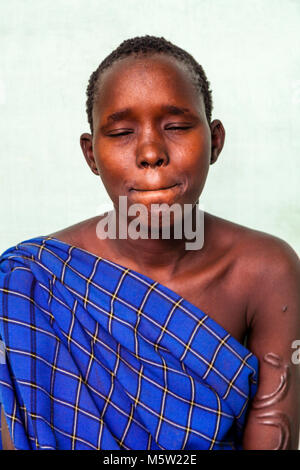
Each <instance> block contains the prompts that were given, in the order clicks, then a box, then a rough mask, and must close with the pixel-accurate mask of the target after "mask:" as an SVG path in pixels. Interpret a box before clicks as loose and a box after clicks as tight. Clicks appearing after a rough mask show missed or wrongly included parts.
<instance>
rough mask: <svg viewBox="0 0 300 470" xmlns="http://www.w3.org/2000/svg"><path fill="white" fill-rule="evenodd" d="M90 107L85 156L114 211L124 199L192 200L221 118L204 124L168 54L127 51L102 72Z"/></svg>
mask: <svg viewBox="0 0 300 470" xmlns="http://www.w3.org/2000/svg"><path fill="white" fill-rule="evenodd" d="M98 88H99V92H98V95H97V100H96V102H95V104H94V108H93V123H94V128H93V137H92V136H90V135H89V134H83V135H82V136H81V145H82V149H83V152H84V154H85V157H86V159H87V161H88V163H89V165H90V167H91V168H92V171H93V172H94V173H98V174H99V175H100V176H101V179H102V181H103V184H104V186H105V188H106V190H107V192H108V194H109V196H110V198H111V199H112V201H113V203H114V206H115V207H116V209H118V205H119V202H118V198H119V196H127V198H128V199H127V205H128V206H130V205H131V204H132V203H141V204H144V205H145V206H146V207H147V208H148V209H150V205H151V204H153V203H157V204H162V203H166V204H168V205H172V204H173V203H179V204H180V205H181V206H183V204H193V205H194V204H195V203H196V202H197V201H198V199H199V197H200V194H201V192H202V189H203V187H204V184H205V181H206V177H207V173H208V169H209V165H210V163H211V158H213V161H214V160H216V158H217V155H218V154H219V153H220V151H221V149H222V146H223V141H224V129H223V126H222V124H221V123H220V121H213V123H212V124H211V125H209V124H208V121H207V118H206V115H205V107H204V103H203V98H202V96H200V95H199V92H197V91H196V88H195V85H194V83H193V80H192V78H191V75H190V72H189V71H188V69H187V68H186V67H185V66H184V65H182V64H181V63H180V62H178V61H177V60H176V59H174V58H172V57H169V56H167V55H158V54H156V55H152V56H146V57H145V56H138V58H137V57H132V56H129V57H127V58H125V59H122V60H119V61H118V62H116V63H114V64H113V65H112V66H111V67H110V68H109V69H107V70H105V71H104V72H103V74H102V75H101V78H100V83H99V85H98Z"/></svg>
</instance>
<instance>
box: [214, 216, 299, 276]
mask: <svg viewBox="0 0 300 470" xmlns="http://www.w3.org/2000/svg"><path fill="white" fill-rule="evenodd" d="M208 217H209V218H210V219H211V220H212V221H213V227H214V228H213V230H214V231H215V233H216V236H217V237H218V238H219V239H220V238H222V240H223V242H224V243H225V244H226V246H228V248H230V252H231V254H232V256H234V257H235V258H236V260H237V263H238V264H239V265H240V268H241V269H243V270H244V273H245V274H248V275H249V276H250V275H251V274H254V275H256V276H257V275H262V276H263V275H266V274H267V273H270V272H272V273H275V272H277V273H280V272H282V273H283V272H286V271H289V270H294V271H296V272H297V271H298V270H299V269H300V259H299V256H298V254H297V253H296V251H295V250H294V249H293V248H292V247H291V245H289V244H288V243H287V242H286V241H285V240H283V239H281V238H279V237H277V236H275V235H272V234H269V233H266V232H263V231H260V230H255V229H252V228H249V227H246V226H244V225H240V224H237V223H234V222H231V221H229V220H225V219H222V218H220V217H216V216H213V215H211V214H208Z"/></svg>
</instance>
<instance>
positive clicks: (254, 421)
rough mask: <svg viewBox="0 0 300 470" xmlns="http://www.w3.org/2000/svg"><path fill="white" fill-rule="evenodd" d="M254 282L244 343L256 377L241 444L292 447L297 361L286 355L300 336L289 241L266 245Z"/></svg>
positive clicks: (299, 289) (298, 293)
mask: <svg viewBox="0 0 300 470" xmlns="http://www.w3.org/2000/svg"><path fill="white" fill-rule="evenodd" d="M254 287H255V288H254V289H253V290H251V294H252V295H251V301H250V309H251V322H250V328H249V332H248V344H247V346H248V348H249V349H250V350H251V351H252V352H253V354H254V355H256V356H257V358H258V360H259V377H258V389H257V393H256V395H255V397H254V400H253V401H252V403H251V404H250V408H249V412H248V417H247V421H246V426H245V431H244V438H243V448H244V449H297V448H298V437H299V413H300V374H299V372H300V365H299V364H298V363H295V362H296V361H295V360H294V361H293V360H292V358H293V352H294V349H293V342H294V341H295V340H300V261H299V258H298V256H297V255H296V253H295V252H294V251H293V250H292V249H291V247H290V246H289V245H287V244H286V243H285V242H283V241H281V240H277V241H274V242H273V241H272V242H271V246H270V247H266V250H265V253H264V254H263V255H262V256H261V257H260V259H258V261H257V276H256V282H255V284H254ZM298 344H299V343H298ZM294 357H295V354H294Z"/></svg>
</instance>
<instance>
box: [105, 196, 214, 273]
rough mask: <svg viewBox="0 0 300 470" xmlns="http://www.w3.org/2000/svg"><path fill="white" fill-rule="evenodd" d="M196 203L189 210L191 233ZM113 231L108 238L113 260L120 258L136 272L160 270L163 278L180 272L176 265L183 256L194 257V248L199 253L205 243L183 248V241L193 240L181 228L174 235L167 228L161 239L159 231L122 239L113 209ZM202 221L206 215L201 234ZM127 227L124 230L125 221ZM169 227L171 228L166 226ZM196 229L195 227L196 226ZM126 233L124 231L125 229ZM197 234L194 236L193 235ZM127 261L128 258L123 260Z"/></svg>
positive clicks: (182, 262) (183, 260)
mask: <svg viewBox="0 0 300 470" xmlns="http://www.w3.org/2000/svg"><path fill="white" fill-rule="evenodd" d="M198 210H199V209H198V206H197V205H195V207H194V208H193V210H192V221H191V228H192V229H193V233H194V234H195V233H196V230H197V225H196V214H197V211H198ZM115 216H116V234H117V237H116V238H115V239H114V238H108V239H107V242H108V246H109V249H110V250H112V251H113V252H114V254H115V256H116V257H117V259H122V260H124V263H127V265H131V266H132V265H133V263H134V265H135V266H136V268H135V269H136V270H137V271H141V272H147V273H157V272H160V273H161V275H164V276H165V277H166V278H172V277H173V275H174V273H178V272H179V271H180V267H181V266H182V265H183V264H185V263H186V261H187V258H191V259H192V258H193V257H194V256H195V251H197V252H199V251H201V254H202V252H204V251H205V246H204V245H203V246H201V248H200V249H197V250H195V249H190V248H189V249H187V246H188V245H187V244H190V246H191V245H193V239H191V236H190V235H189V238H187V237H186V231H185V230H184V227H183V228H182V237H181V238H175V237H174V236H172V235H174V230H172V229H171V230H170V235H171V236H170V237H169V238H167V239H166V238H162V236H161V232H160V235H159V238H155V239H154V238H151V236H150V235H151V233H150V234H149V237H148V238H137V239H133V238H131V237H129V236H127V237H126V238H121V237H120V236H119V234H120V225H119V220H120V218H119V213H118V212H117V211H116V213H115ZM205 221H207V216H206V214H204V219H202V220H201V223H202V224H203V223H204V233H205V232H206V231H207V227H206V226H205ZM126 222H127V229H128V224H129V223H130V221H129V223H128V220H126ZM182 223H184V222H183V221H182ZM170 228H172V227H170ZM198 229H199V227H198ZM126 233H128V231H127V232H126ZM196 237H197V235H195V238H196ZM127 260H128V261H127Z"/></svg>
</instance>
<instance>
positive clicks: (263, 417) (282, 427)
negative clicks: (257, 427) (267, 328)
mask: <svg viewBox="0 0 300 470" xmlns="http://www.w3.org/2000/svg"><path fill="white" fill-rule="evenodd" d="M263 360H264V362H266V363H267V364H269V365H270V366H272V367H275V368H276V369H280V382H279V385H278V386H277V387H276V389H275V390H274V391H273V392H271V393H269V394H266V395H261V396H255V397H254V400H253V403H252V407H253V408H254V409H264V408H267V407H269V406H271V405H274V404H275V403H278V402H279V401H281V400H282V399H283V398H284V397H285V396H286V394H287V392H288V390H289V388H290V382H291V373H290V366H289V365H288V364H284V363H283V361H282V358H281V357H280V356H278V355H277V354H275V353H272V352H270V353H268V354H266V355H265V356H264V357H263ZM256 419H257V420H258V422H259V423H260V424H264V425H267V426H275V427H277V428H278V430H279V441H278V445H277V446H276V448H275V449H274V450H284V449H287V448H288V445H289V442H290V438H291V429H290V421H289V418H288V417H287V415H286V414H285V413H282V412H280V411H277V410H273V411H269V412H266V413H262V414H259V415H256Z"/></svg>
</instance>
